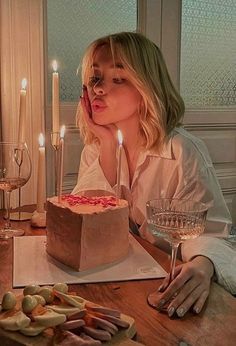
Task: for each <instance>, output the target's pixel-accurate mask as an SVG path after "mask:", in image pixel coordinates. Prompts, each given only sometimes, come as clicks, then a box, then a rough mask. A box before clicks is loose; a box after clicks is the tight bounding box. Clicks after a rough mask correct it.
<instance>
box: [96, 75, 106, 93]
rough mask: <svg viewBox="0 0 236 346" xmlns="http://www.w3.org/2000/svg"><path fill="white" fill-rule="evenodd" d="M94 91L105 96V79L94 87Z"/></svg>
mask: <svg viewBox="0 0 236 346" xmlns="http://www.w3.org/2000/svg"><path fill="white" fill-rule="evenodd" d="M93 91H94V92H95V94H99V95H103V94H105V92H106V91H105V83H104V80H103V79H100V80H99V81H98V82H97V83H96V84H95V85H94V86H93Z"/></svg>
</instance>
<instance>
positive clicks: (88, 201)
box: [62, 195, 117, 208]
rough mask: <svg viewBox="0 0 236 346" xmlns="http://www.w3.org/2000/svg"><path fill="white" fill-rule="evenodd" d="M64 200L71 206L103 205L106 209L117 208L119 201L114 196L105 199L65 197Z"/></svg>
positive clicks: (104, 197) (77, 196)
mask: <svg viewBox="0 0 236 346" xmlns="http://www.w3.org/2000/svg"><path fill="white" fill-rule="evenodd" d="M62 200H63V201H66V202H67V203H68V204H69V205H70V206H76V205H81V204H84V205H101V206H102V207H104V208H107V207H111V206H112V207H115V206H117V199H116V197H114V196H109V197H108V196H103V197H87V196H79V195H63V196H62Z"/></svg>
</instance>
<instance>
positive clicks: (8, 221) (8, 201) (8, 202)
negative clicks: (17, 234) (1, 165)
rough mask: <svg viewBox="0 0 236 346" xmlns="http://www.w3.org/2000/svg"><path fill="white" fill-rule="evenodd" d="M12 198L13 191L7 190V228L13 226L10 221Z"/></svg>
mask: <svg viewBox="0 0 236 346" xmlns="http://www.w3.org/2000/svg"><path fill="white" fill-rule="evenodd" d="M10 200H11V191H6V211H7V217H6V223H5V227H4V228H5V229H10V228H11V222H10Z"/></svg>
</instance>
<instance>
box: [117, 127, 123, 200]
mask: <svg viewBox="0 0 236 346" xmlns="http://www.w3.org/2000/svg"><path fill="white" fill-rule="evenodd" d="M117 137H118V144H119V147H118V164H117V174H116V179H117V184H116V187H117V189H116V197H117V198H120V197H121V193H120V176H121V156H122V150H123V145H122V144H123V136H122V132H121V131H120V130H118V131H117Z"/></svg>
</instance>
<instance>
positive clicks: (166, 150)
mask: <svg viewBox="0 0 236 346" xmlns="http://www.w3.org/2000/svg"><path fill="white" fill-rule="evenodd" d="M147 155H148V156H156V157H161V158H163V159H169V160H172V159H173V158H174V155H173V150H172V136H170V137H169V138H168V140H167V141H166V142H165V143H164V144H163V147H162V150H161V152H160V153H157V152H156V151H154V150H153V149H150V150H147Z"/></svg>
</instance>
